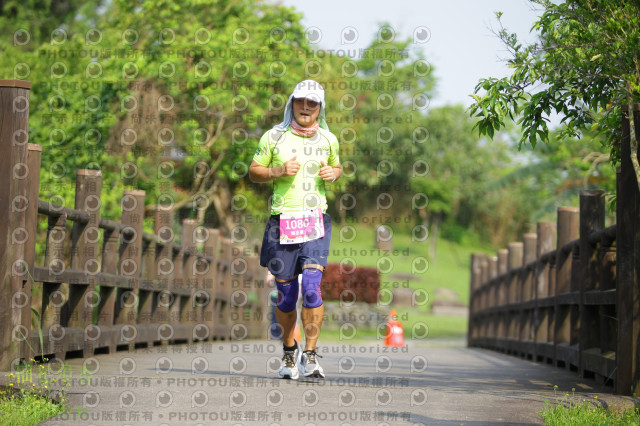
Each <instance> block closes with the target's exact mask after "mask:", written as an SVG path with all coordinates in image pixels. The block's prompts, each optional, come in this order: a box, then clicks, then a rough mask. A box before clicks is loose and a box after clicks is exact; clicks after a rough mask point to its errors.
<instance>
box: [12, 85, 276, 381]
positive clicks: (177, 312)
mask: <svg viewBox="0 0 640 426" xmlns="http://www.w3.org/2000/svg"><path fill="white" fill-rule="evenodd" d="M29 88H30V83H29V82H24V81H14V80H0V112H1V116H2V121H1V122H0V132H1V133H0V134H1V139H0V181H1V182H3V185H2V186H0V205H1V206H2V209H0V210H2V211H1V212H0V224H1V225H2V226H0V244H1V251H0V277H1V278H0V279H1V281H0V322H1V323H0V344H1V347H0V349H1V350H2V352H1V353H0V370H3V371H7V370H9V369H11V368H14V367H15V365H16V363H19V362H23V361H25V360H29V359H30V358H36V357H38V356H42V355H46V356H48V357H56V358H58V359H60V360H64V359H65V358H66V357H68V356H82V357H90V356H92V355H93V354H94V353H98V352H105V353H112V352H114V351H117V350H119V349H131V348H133V347H141V346H142V347H145V346H153V345H158V344H170V343H180V342H193V341H207V340H213V339H245V338H263V337H267V334H268V321H267V318H268V311H267V309H268V306H269V302H268V292H269V289H268V288H267V285H266V282H265V278H266V275H265V270H264V269H263V268H261V267H260V265H259V261H258V256H257V254H256V252H257V247H250V248H241V247H238V246H235V245H233V244H232V241H231V240H230V239H228V238H224V237H222V236H221V235H220V232H219V231H218V230H216V229H210V228H205V227H203V226H199V224H198V223H197V222H196V221H195V220H191V219H185V220H183V221H182V228H181V239H180V240H181V242H180V245H178V244H176V243H175V242H174V241H175V240H177V239H176V238H174V230H173V226H174V212H173V210H172V209H171V206H163V205H158V206H157V207H156V209H155V218H154V219H155V223H154V228H155V229H154V233H153V234H150V233H146V232H143V219H144V208H145V200H144V198H145V192H144V191H139V190H129V191H125V193H124V194H123V197H122V203H121V205H122V218H121V221H120V222H115V221H112V220H107V219H104V218H101V217H100V205H101V201H100V194H101V189H102V188H101V186H102V185H101V179H102V176H101V172H100V171H96V170H78V171H77V175H76V192H75V208H74V209H70V208H66V207H61V206H57V205H54V204H50V203H48V202H45V201H42V200H38V190H39V173H40V161H41V147H40V146H39V145H35V144H31V143H28V142H27V138H26V132H27V129H28V111H29V108H28V99H29ZM43 216H44V217H46V219H47V221H48V229H47V233H46V238H43V239H44V247H45V255H44V264H43V265H36V264H35V260H36V240H37V237H38V236H37V230H38V221H39V219H40V218H42V217H43ZM68 222H72V225H71V224H69V223H68Z"/></svg>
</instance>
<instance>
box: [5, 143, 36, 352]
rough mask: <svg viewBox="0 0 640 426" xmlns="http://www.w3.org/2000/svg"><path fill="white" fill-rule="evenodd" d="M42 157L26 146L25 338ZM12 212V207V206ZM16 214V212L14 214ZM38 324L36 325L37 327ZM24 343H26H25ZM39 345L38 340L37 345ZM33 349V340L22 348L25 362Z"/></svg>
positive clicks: (29, 317) (33, 148)
mask: <svg viewBox="0 0 640 426" xmlns="http://www.w3.org/2000/svg"><path fill="white" fill-rule="evenodd" d="M41 157H42V147H41V146H40V145H36V144H32V143H30V144H28V155H27V167H28V168H29V182H28V188H27V206H26V209H25V214H26V218H25V229H26V230H27V235H28V240H27V242H26V245H25V249H24V261H25V265H26V267H28V268H29V272H30V275H28V276H27V277H25V278H26V281H25V285H24V288H23V289H22V291H23V293H22V294H23V296H22V297H23V298H24V299H25V300H24V306H23V307H22V315H21V319H22V326H23V327H24V330H26V331H27V337H28V336H29V335H30V332H31V329H32V325H31V321H32V318H33V317H32V312H31V306H32V299H33V293H32V292H33V267H34V265H35V259H36V233H37V230H38V193H39V191H40V162H41ZM12 211H13V206H12ZM16 213H18V212H16ZM39 325H40V324H38V326H39ZM25 343H26V341H25ZM39 344H40V339H38V343H37V345H39ZM32 348H34V349H35V340H33V341H32V343H31V344H29V345H27V344H25V345H24V346H23V348H22V353H23V354H24V359H25V360H27V361H28V360H30V359H31V358H33V357H34V356H35V355H36V354H35V353H34V352H33V351H32Z"/></svg>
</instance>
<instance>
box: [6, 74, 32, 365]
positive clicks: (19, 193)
mask: <svg viewBox="0 0 640 426" xmlns="http://www.w3.org/2000/svg"><path fill="white" fill-rule="evenodd" d="M30 89H31V82H29V81H20V80H0V117H2V118H1V119H0V182H2V185H0V206H3V207H2V208H1V209H0V223H1V224H2V226H0V247H2V250H0V324H1V325H0V370H3V371H8V370H10V368H11V364H12V363H13V362H14V361H16V360H17V359H19V358H20V346H21V343H20V340H18V339H14V329H15V328H16V327H20V326H21V324H22V318H21V314H22V309H21V308H20V307H19V306H16V305H15V303H14V294H16V293H17V292H19V291H20V290H21V289H22V286H23V283H24V281H25V279H26V275H27V274H26V270H24V269H25V268H24V263H23V262H24V249H25V247H24V246H25V243H26V242H27V240H28V234H27V231H26V229H25V227H24V226H25V214H24V213H18V214H16V213H13V212H12V211H11V207H10V206H16V205H18V206H20V205H24V200H25V199H26V196H27V185H28V181H29V179H28V177H29V170H28V169H27V164H26V163H27V141H28V136H27V135H28V134H27V132H28V129H29V91H30ZM20 200H22V201H20ZM36 203H37V200H36ZM14 270H15V271H17V272H19V273H14Z"/></svg>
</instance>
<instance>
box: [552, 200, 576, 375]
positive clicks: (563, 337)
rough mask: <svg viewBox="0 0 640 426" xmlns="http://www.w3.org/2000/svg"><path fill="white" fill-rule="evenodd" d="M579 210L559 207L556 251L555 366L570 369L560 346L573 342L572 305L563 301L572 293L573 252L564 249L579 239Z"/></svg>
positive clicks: (567, 357)
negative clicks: (561, 365)
mask: <svg viewBox="0 0 640 426" xmlns="http://www.w3.org/2000/svg"><path fill="white" fill-rule="evenodd" d="M578 222H579V209H578V208H577V207H558V225H557V230H558V238H557V240H558V248H557V251H556V283H555V296H556V300H555V303H554V312H555V319H554V326H555V330H554V345H555V357H554V363H555V365H559V364H563V365H565V366H566V367H567V368H568V367H569V365H568V364H569V362H568V361H569V355H568V354H567V353H565V352H562V353H560V352H559V351H561V350H562V349H561V348H560V347H559V345H560V344H564V345H563V347H566V346H567V345H569V344H570V341H571V305H570V303H569V302H568V301H567V300H565V299H562V298H561V296H565V297H566V295H567V294H568V293H570V292H571V268H572V261H573V251H572V250H568V251H567V250H563V249H562V248H563V247H564V246H565V245H566V244H568V243H569V242H571V241H574V240H576V239H577V238H578V235H579V234H578Z"/></svg>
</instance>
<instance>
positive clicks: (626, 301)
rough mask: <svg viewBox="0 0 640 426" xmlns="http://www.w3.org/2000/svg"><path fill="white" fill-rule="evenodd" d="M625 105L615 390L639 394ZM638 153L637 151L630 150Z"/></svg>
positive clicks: (638, 318)
mask: <svg viewBox="0 0 640 426" xmlns="http://www.w3.org/2000/svg"><path fill="white" fill-rule="evenodd" d="M633 114H634V123H635V129H634V130H635V135H636V139H637V138H638V137H640V133H639V131H640V105H639V104H634V105H633ZM630 135H631V133H630V125H629V108H628V107H626V106H625V107H623V111H622V143H621V144H620V157H621V162H620V173H619V174H618V182H617V187H618V197H617V210H616V219H617V220H616V221H617V227H616V229H617V235H616V240H617V248H618V255H617V267H618V270H617V279H616V281H617V283H616V297H617V302H618V303H617V306H618V313H617V316H618V342H617V350H616V364H617V371H616V392H618V393H621V394H625V395H631V394H640V287H639V284H640V283H639V282H638V281H639V279H638V276H639V275H640V265H639V262H640V193H638V183H637V180H636V175H635V173H634V170H633V164H632V163H631V159H630V156H631V140H630ZM633 154H634V155H638V153H637V152H636V153H633Z"/></svg>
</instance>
